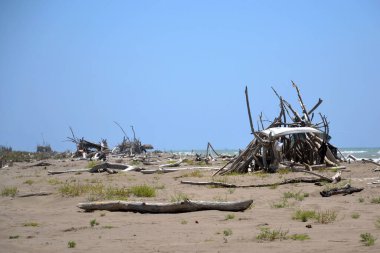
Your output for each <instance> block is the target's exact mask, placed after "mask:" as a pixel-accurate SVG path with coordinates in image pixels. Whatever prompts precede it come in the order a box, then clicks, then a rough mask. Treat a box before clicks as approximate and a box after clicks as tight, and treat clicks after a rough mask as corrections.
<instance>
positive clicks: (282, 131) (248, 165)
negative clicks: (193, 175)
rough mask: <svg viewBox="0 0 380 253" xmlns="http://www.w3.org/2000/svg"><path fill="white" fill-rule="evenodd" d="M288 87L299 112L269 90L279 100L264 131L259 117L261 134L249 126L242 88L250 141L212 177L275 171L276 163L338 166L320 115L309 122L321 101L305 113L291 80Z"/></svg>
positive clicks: (296, 87) (247, 100)
mask: <svg viewBox="0 0 380 253" xmlns="http://www.w3.org/2000/svg"><path fill="white" fill-rule="evenodd" d="M292 85H293V87H294V88H295V90H296V93H297V97H298V102H299V104H300V107H301V109H302V113H298V112H297V111H296V110H295V109H293V107H292V106H291V105H290V103H289V102H287V101H286V100H285V99H284V98H282V97H281V96H280V95H279V94H278V93H277V91H276V90H275V89H273V88H272V89H273V91H274V93H275V94H276V96H277V97H278V99H279V100H280V113H279V115H278V117H276V118H275V119H274V120H273V121H271V122H270V124H269V126H268V127H267V128H265V127H264V124H263V121H262V116H260V122H261V127H262V130H261V131H260V130H259V131H255V128H254V126H253V122H252V116H251V108H250V105H249V98H248V89H247V87H246V89H245V100H246V105H247V111H248V118H249V124H250V129H251V133H252V134H253V136H254V138H253V140H252V141H251V142H250V143H249V144H248V146H247V147H246V149H245V150H244V151H243V152H241V153H240V154H239V155H238V156H237V157H236V158H235V159H234V160H233V161H232V162H231V163H230V164H229V165H228V167H227V166H225V167H224V168H221V169H220V170H219V171H217V172H216V173H215V174H220V175H225V174H227V173H232V172H236V173H247V172H250V171H253V170H265V171H267V172H276V171H277V169H279V168H280V163H282V162H284V161H287V162H294V163H301V164H308V165H310V166H311V165H319V164H327V165H329V166H334V167H336V166H337V165H338V160H339V159H338V156H337V152H338V151H337V148H335V147H334V146H332V145H331V144H330V143H329V139H330V136H329V126H328V125H329V123H328V121H327V118H326V117H325V116H323V115H322V114H320V116H321V119H322V122H320V123H313V122H312V120H313V118H314V117H313V116H314V111H315V110H316V109H317V108H318V107H319V105H320V104H321V103H322V99H319V100H318V102H317V103H316V104H315V105H314V106H313V107H312V109H311V110H308V109H307V107H306V105H305V103H304V100H303V99H302V96H301V92H300V89H299V88H298V86H297V85H296V84H295V83H294V82H293V81H292ZM261 115H262V114H261ZM257 129H259V127H258V128H257Z"/></svg>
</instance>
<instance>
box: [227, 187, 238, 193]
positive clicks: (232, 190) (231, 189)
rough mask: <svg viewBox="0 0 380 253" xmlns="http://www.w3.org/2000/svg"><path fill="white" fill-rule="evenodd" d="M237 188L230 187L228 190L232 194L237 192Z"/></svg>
mask: <svg viewBox="0 0 380 253" xmlns="http://www.w3.org/2000/svg"><path fill="white" fill-rule="evenodd" d="M235 190H236V189H235V188H229V189H228V190H227V191H228V193H229V194H232V193H234V192H235Z"/></svg>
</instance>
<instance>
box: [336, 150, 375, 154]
mask: <svg viewBox="0 0 380 253" xmlns="http://www.w3.org/2000/svg"><path fill="white" fill-rule="evenodd" d="M367 152H368V151H366V150H345V151H342V154H362V153H367ZM377 153H378V154H380V151H379V152H377Z"/></svg>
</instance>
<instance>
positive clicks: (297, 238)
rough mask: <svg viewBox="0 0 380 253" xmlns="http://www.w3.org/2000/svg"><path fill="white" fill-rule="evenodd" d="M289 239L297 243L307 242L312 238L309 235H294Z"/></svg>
mask: <svg viewBox="0 0 380 253" xmlns="http://www.w3.org/2000/svg"><path fill="white" fill-rule="evenodd" d="M289 238H290V239H292V240H295V241H305V240H309V239H310V236H309V235H308V234H293V235H291V236H289Z"/></svg>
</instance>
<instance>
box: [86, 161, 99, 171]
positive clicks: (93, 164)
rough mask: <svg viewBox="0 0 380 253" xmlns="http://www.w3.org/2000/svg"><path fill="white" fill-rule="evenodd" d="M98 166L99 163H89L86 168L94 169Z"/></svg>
mask: <svg viewBox="0 0 380 253" xmlns="http://www.w3.org/2000/svg"><path fill="white" fill-rule="evenodd" d="M98 164H100V163H99V162H98V161H89V162H88V163H87V166H86V168H89V169H92V168H94V166H95V165H98Z"/></svg>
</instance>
